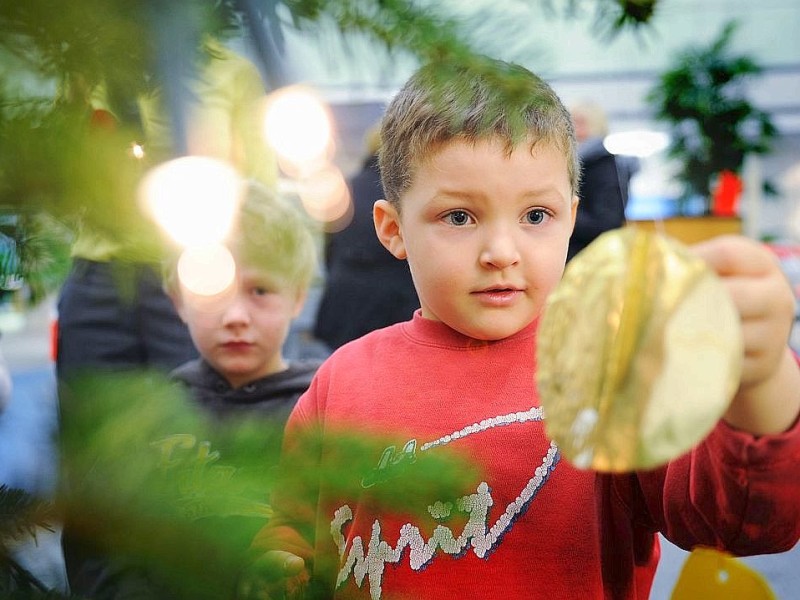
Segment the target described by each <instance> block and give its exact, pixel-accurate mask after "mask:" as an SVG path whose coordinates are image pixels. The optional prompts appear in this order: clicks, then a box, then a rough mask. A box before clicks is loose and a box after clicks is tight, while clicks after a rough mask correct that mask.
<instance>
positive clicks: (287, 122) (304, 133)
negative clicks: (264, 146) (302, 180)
mask: <svg viewBox="0 0 800 600" xmlns="http://www.w3.org/2000/svg"><path fill="white" fill-rule="evenodd" d="M264 135H265V136H266V138H267V141H268V142H269V143H270V145H271V146H272V147H273V148H274V149H275V152H276V153H277V154H278V158H279V161H280V163H281V168H283V169H284V170H285V171H286V172H287V173H288V174H289V175H292V176H297V175H298V174H302V173H306V172H309V171H313V170H316V169H317V168H318V167H319V166H320V164H324V163H325V162H326V161H327V160H328V156H329V154H330V153H331V152H332V151H333V141H332V125H331V117H330V114H329V113H328V109H327V108H326V106H325V104H324V103H323V102H322V100H320V99H319V97H318V96H317V95H316V94H314V92H313V91H312V90H311V89H310V88H307V87H304V86H300V85H294V86H289V87H286V88H283V89H281V90H278V91H276V92H274V93H273V94H271V95H270V96H269V98H268V99H267V105H266V109H265V113H264Z"/></svg>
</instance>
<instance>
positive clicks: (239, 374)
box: [167, 181, 319, 424]
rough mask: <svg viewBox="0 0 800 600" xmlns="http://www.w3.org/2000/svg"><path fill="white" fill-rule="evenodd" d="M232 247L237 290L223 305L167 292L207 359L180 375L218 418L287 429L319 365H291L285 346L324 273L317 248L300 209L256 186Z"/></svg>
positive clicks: (177, 288) (173, 287) (172, 285)
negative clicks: (317, 276)
mask: <svg viewBox="0 0 800 600" xmlns="http://www.w3.org/2000/svg"><path fill="white" fill-rule="evenodd" d="M229 239H230V240H231V241H230V242H229V243H228V247H229V249H230V251H231V253H232V254H233V257H234V261H235V263H236V268H237V272H236V279H235V281H234V284H233V289H232V290H228V291H226V292H225V293H223V294H221V296H220V298H218V299H211V300H209V299H207V298H202V297H199V296H197V295H195V294H192V292H190V291H188V290H186V289H185V288H183V286H181V285H180V284H179V283H178V282H177V281H176V279H177V278H176V277H175V274H174V273H173V276H172V277H171V278H170V280H169V281H168V284H167V287H168V291H169V294H170V297H171V298H172V300H173V302H174V303H175V307H176V308H177V310H178V314H179V315H180V316H181V318H182V319H183V321H184V322H185V323H186V324H187V325H188V326H189V332H190V334H191V336H192V340H193V341H194V344H195V346H197V349H198V351H199V352H200V358H199V359H196V360H193V361H190V362H188V363H186V364H184V365H182V366H180V367H178V368H177V369H175V370H174V371H173V373H172V376H173V377H174V378H175V379H177V380H178V381H181V382H183V383H184V384H185V385H186V386H188V388H189V390H190V391H191V395H192V397H193V399H194V400H195V401H197V402H198V403H199V404H200V405H201V406H202V407H203V408H205V409H207V410H208V411H210V412H211V413H213V414H214V415H217V416H220V417H225V418H229V417H232V416H244V417H249V416H260V417H265V416H266V417H270V418H271V419H272V421H273V422H274V423H277V424H283V423H284V422H285V421H286V418H287V417H288V416H289V413H290V412H291V410H292V408H293V407H294V404H295V402H296V401H297V399H298V398H299V397H300V395H301V394H302V393H303V392H304V391H305V390H306V389H307V388H308V386H309V384H310V382H311V378H312V376H313V375H314V373H315V371H316V370H317V368H318V367H319V361H317V360H303V361H292V362H288V361H287V360H285V359H284V357H283V345H284V342H285V341H286V337H287V335H288V332H289V326H290V324H291V322H292V319H294V318H295V317H296V316H297V315H298V314H299V313H300V310H301V309H302V307H303V303H304V302H305V299H306V294H307V292H308V287H309V285H310V283H311V279H312V277H313V275H314V273H315V270H316V247H315V244H314V240H313V237H312V235H311V232H310V230H309V228H308V226H307V224H306V223H305V222H304V219H303V218H302V215H301V214H300V212H299V210H297V209H295V208H294V206H292V205H291V204H289V203H288V202H287V201H285V200H283V199H282V198H280V197H278V196H276V195H275V194H274V193H273V192H271V191H270V190H269V189H267V188H266V187H264V186H262V185H260V184H258V183H256V182H255V181H251V182H248V184H247V190H246V194H245V198H244V201H243V204H242V206H241V209H240V212H239V216H238V219H237V223H236V226H235V228H234V231H233V233H232V234H231V235H230V238H229Z"/></svg>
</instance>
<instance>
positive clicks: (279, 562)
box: [236, 550, 307, 600]
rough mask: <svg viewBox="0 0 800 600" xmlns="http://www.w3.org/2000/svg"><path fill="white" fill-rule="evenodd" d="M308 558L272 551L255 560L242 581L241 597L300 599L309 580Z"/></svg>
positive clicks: (248, 599)
mask: <svg viewBox="0 0 800 600" xmlns="http://www.w3.org/2000/svg"><path fill="white" fill-rule="evenodd" d="M306 575H307V574H306V573H305V561H303V559H302V558H300V557H299V556H297V555H296V554H292V553H291V552H284V551H281V550H270V551H269V552H265V553H264V554H262V555H261V556H259V557H258V558H257V559H256V560H254V561H253V562H252V563H250V565H248V567H247V568H246V569H245V571H244V572H243V573H242V576H241V578H240V580H239V585H238V587H237V590H236V598H237V599H239V600H279V599H280V600H283V599H285V598H287V599H288V598H301V597H302V592H303V588H304V586H305V583H306V579H307V576H306Z"/></svg>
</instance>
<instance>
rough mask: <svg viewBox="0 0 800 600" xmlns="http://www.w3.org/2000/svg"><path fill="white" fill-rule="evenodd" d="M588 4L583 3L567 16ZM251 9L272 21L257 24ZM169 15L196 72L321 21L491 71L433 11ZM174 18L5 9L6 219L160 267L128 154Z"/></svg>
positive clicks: (277, 9)
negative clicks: (113, 248) (266, 38)
mask: <svg viewBox="0 0 800 600" xmlns="http://www.w3.org/2000/svg"><path fill="white" fill-rule="evenodd" d="M552 4H553V6H554V7H555V5H556V3H552ZM578 4H580V3H579V2H578V0H573V1H571V2H569V3H568V4H567V6H568V7H574V6H577V5H578ZM558 5H559V7H560V6H561V4H560V3H558ZM596 5H597V10H598V13H597V14H598V19H599V20H600V21H602V22H604V23H607V24H608V26H609V27H610V28H611V29H612V30H614V31H619V30H620V29H622V28H624V27H628V26H631V25H634V26H637V25H639V24H642V23H646V22H648V21H649V19H650V18H651V17H652V15H653V11H654V9H655V5H656V0H598V2H597V3H596ZM243 7H248V8H254V9H255V11H256V14H259V15H261V16H262V17H265V18H264V19H262V20H261V21H260V22H258V23H253V22H247V20H246V19H245V18H244V16H243V11H242V9H243ZM169 10H170V11H171V12H174V11H178V10H179V11H181V17H182V21H178V22H180V23H183V25H184V26H185V27H186V28H187V29H188V30H191V31H192V33H193V34H196V35H195V37H192V36H189V38H188V39H190V40H191V39H194V40H195V41H197V42H198V43H196V44H195V45H194V47H190V48H185V51H186V52H187V53H188V54H189V55H190V56H189V57H188V62H189V64H191V63H192V61H193V60H194V61H195V63H197V61H201V60H203V58H204V57H205V56H206V55H207V54H206V51H207V50H208V48H207V46H205V45H204V44H202V43H199V42H200V40H203V39H208V38H214V39H217V40H223V41H224V40H226V39H229V38H232V37H241V36H244V35H247V33H248V32H250V33H252V32H253V30H254V29H253V28H259V27H263V26H265V25H268V26H269V27H270V31H272V32H273V34H274V36H273V37H275V38H276V39H277V40H278V42H280V40H281V34H280V32H281V28H282V27H294V28H297V29H302V30H309V31H313V29H314V27H315V26H317V25H318V24H319V23H320V22H322V21H325V22H333V23H334V24H335V27H336V28H337V29H338V31H339V32H340V33H341V35H342V36H343V37H344V38H346V37H347V36H349V35H356V34H357V35H365V36H367V37H368V38H369V39H372V40H374V41H377V42H378V43H380V44H382V45H383V46H385V48H386V49H388V50H389V51H391V52H399V51H402V52H406V53H410V54H411V55H412V56H415V57H417V58H418V59H419V60H420V61H421V62H434V63H436V64H440V65H442V67H443V69H445V71H446V69H448V68H453V67H456V66H459V65H460V66H463V67H465V68H469V69H481V68H482V64H483V63H482V62H481V61H480V60H478V59H477V58H476V55H475V52H474V50H473V49H472V48H471V47H470V46H469V44H467V43H466V42H465V41H464V37H465V36H464V32H460V31H459V28H458V27H457V21H456V20H455V19H453V18H449V17H444V16H441V15H440V14H438V13H437V12H436V10H435V6H434V5H432V4H430V3H427V4H425V3H419V2H413V1H411V0H325V1H323V0H175V1H174V2H171V3H170V7H169ZM554 10H555V8H554ZM564 14H565V15H566V14H568V13H564ZM287 15H288V16H287ZM164 16H165V13H164V5H163V4H162V3H161V2H160V1H159V0H72V1H71V2H70V3H68V4H67V5H65V4H64V3H63V2H62V1H61V0H26V1H25V2H3V3H0V55H2V56H3V57H4V60H3V67H2V68H0V139H2V140H4V147H5V148H6V149H7V150H6V155H5V157H4V160H3V161H2V164H1V165H0V207H3V210H4V211H6V214H8V215H14V214H19V213H22V212H26V213H28V214H30V213H32V212H34V211H42V212H45V213H47V214H49V215H50V216H51V217H53V218H55V219H56V220H57V221H60V222H62V223H65V224H67V225H69V226H70V227H74V226H75V225H76V224H77V222H78V221H79V220H82V221H83V222H84V223H85V224H86V225H87V226H89V227H91V228H93V229H95V230H97V231H99V232H103V233H106V234H109V235H111V236H112V237H116V238H121V239H126V240H134V241H136V242H140V246H139V247H141V256H132V257H129V258H130V259H133V260H136V259H141V258H145V259H152V258H153V257H154V255H156V254H157V253H158V244H159V242H160V239H159V238H158V233H157V232H156V231H155V227H154V226H153V224H152V223H150V222H149V221H148V220H147V219H145V218H143V217H142V215H140V214H138V209H137V206H136V202H135V198H134V195H135V189H136V185H135V184H136V181H137V180H138V178H139V177H140V175H141V173H142V170H143V168H144V166H145V165H142V164H137V161H136V160H134V159H133V158H132V157H131V156H130V155H129V153H128V150H129V147H130V145H131V143H132V142H133V141H134V140H138V139H140V138H141V130H140V127H139V126H138V125H139V124H138V123H137V119H136V111H135V109H133V108H132V107H133V105H134V104H135V101H134V99H135V98H136V97H138V96H139V95H141V94H146V93H149V92H152V91H153V90H154V89H157V88H159V87H161V84H162V82H163V77H164V75H163V73H161V71H160V70H159V56H158V52H159V44H158V35H157V32H158V27H159V26H160V27H162V28H163V26H164V24H163V20H164ZM248 27H249V29H248ZM175 33H176V35H177V34H180V33H181V32H175ZM279 46H280V43H279ZM6 58H7V59H8V60H6ZM101 84H102V85H103V86H104V88H105V90H106V92H107V95H108V101H109V104H110V109H111V111H112V113H113V114H114V116H115V117H116V119H117V120H118V121H119V123H118V124H117V126H116V127H115V128H113V130H112V128H110V127H104V126H103V125H104V123H105V124H107V119H101V118H97V117H98V115H96V114H92V113H91V111H89V110H88V97H89V96H90V95H91V93H92V90H95V89H96V88H97V87H98V86H99V85H101ZM511 86H512V88H513V82H511ZM39 231H41V228H39V229H35V228H34V229H32V230H31V231H28V232H26V233H24V234H22V236H21V237H19V238H18V239H15V242H16V250H17V252H19V253H20V256H21V257H22V259H21V260H19V261H18V263H17V264H18V266H19V270H20V275H21V276H22V277H24V278H25V279H29V278H31V277H33V273H34V271H32V270H31V269H32V268H34V267H37V266H39V265H41V264H42V263H43V261H45V262H47V261H46V259H45V253H46V251H48V250H52V251H54V252H56V255H55V256H54V257H53V258H52V259H50V260H49V263H50V264H53V265H56V264H57V265H61V264H63V262H64V260H63V254H62V253H60V252H61V250H60V247H58V248H57V247H56V246H55V245H50V246H47V245H44V244H40V245H39V246H38V248H36V247H34V248H25V245H26V244H36V243H37V241H38V240H40V236H39V234H38V232H39ZM56 237H60V236H56ZM129 246H133V247H136V244H133V245H129ZM25 257H36V260H32V261H29V260H26V259H25ZM6 258H7V260H11V259H8V257H6ZM4 266H6V267H7V265H4ZM6 270H7V269H4V271H3V274H4V275H5V274H6ZM53 281H54V278H53V277H51V276H49V275H48V277H46V278H44V279H42V281H39V282H37V281H34V282H33V287H34V288H35V292H34V293H33V294H32V295H31V301H36V300H38V299H40V298H41V297H42V293H41V291H42V290H44V289H45V288H44V287H42V286H43V285H44V284H45V283H47V284H48V285H49V284H50V283H51V282H53Z"/></svg>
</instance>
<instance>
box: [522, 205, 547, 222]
mask: <svg viewBox="0 0 800 600" xmlns="http://www.w3.org/2000/svg"><path fill="white" fill-rule="evenodd" d="M546 216H547V213H545V212H544V211H543V210H542V209H541V208H534V209H533V210H529V211H528V212H527V213H526V214H525V219H526V221H527V222H528V223H529V224H530V225H539V224H541V223H542V221H544V218H545V217H546Z"/></svg>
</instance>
